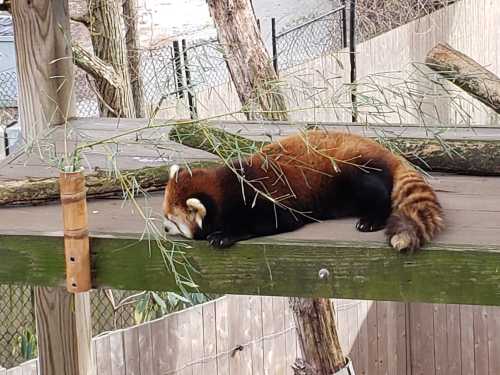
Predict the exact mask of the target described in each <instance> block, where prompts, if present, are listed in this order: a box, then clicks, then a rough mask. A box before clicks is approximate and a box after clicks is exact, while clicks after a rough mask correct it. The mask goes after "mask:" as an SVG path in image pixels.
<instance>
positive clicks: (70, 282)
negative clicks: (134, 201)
mask: <svg viewBox="0 0 500 375" xmlns="http://www.w3.org/2000/svg"><path fill="white" fill-rule="evenodd" d="M59 187H60V192H61V205H62V211H63V222H64V254H65V258H66V288H67V289H68V291H69V292H72V293H81V292H86V291H88V290H90V288H91V287H92V281H91V272H90V246H89V232H88V216H87V215H88V214H87V199H86V191H85V190H86V189H85V176H84V174H83V172H82V171H79V172H61V174H60V176H59Z"/></svg>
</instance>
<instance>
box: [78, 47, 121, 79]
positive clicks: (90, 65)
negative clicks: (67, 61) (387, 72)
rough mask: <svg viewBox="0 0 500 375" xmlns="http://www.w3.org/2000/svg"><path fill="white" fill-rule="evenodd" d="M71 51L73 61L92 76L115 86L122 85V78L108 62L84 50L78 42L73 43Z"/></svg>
mask: <svg viewBox="0 0 500 375" xmlns="http://www.w3.org/2000/svg"><path fill="white" fill-rule="evenodd" d="M72 51H73V62H74V63H75V65H76V66H78V67H79V68H80V69H82V70H83V71H85V72H86V73H88V74H90V75H91V76H92V77H94V78H98V79H104V80H106V81H107V82H108V83H109V84H110V85H111V86H113V87H115V88H118V87H121V86H122V79H121V78H120V76H119V75H118V74H117V73H116V71H115V69H114V68H113V67H112V66H111V65H110V64H108V63H106V62H104V61H103V60H101V59H100V58H98V57H97V56H94V55H93V54H91V53H90V52H88V51H86V50H85V49H84V48H83V47H81V46H80V45H79V44H78V43H73V46H72Z"/></svg>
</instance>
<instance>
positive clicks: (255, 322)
mask: <svg viewBox="0 0 500 375" xmlns="http://www.w3.org/2000/svg"><path fill="white" fill-rule="evenodd" d="M262 299H263V297H261V296H251V297H250V309H251V311H252V319H251V321H250V324H251V326H252V340H253V341H254V343H253V344H252V374H253V375H264V341H262V340H261V341H257V340H258V339H262V336H263V334H264V333H263V327H262Z"/></svg>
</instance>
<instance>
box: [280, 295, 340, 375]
mask: <svg viewBox="0 0 500 375" xmlns="http://www.w3.org/2000/svg"><path fill="white" fill-rule="evenodd" d="M289 303H290V307H291V309H292V311H293V315H294V319H295V324H296V326H297V333H298V335H299V342H300V347H301V349H302V355H303V356H304V359H303V360H297V361H296V363H295V365H294V366H293V368H294V371H295V374H296V375H332V374H334V373H335V372H337V371H339V370H340V369H342V368H343V367H344V366H345V365H346V358H345V357H344V354H343V353H342V348H341V347H340V342H339V339H338V334H337V328H336V325H335V310H334V308H333V305H332V303H331V301H330V300H329V299H327V298H314V299H312V298H296V297H291V298H290V299H289Z"/></svg>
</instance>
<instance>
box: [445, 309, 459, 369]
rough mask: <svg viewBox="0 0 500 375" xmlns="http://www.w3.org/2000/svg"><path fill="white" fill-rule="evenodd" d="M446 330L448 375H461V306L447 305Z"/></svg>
mask: <svg viewBox="0 0 500 375" xmlns="http://www.w3.org/2000/svg"><path fill="white" fill-rule="evenodd" d="M446 329H447V335H448V345H447V349H448V368H447V371H448V374H450V373H451V374H460V372H461V367H462V348H461V347H460V306H459V305H446Z"/></svg>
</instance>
